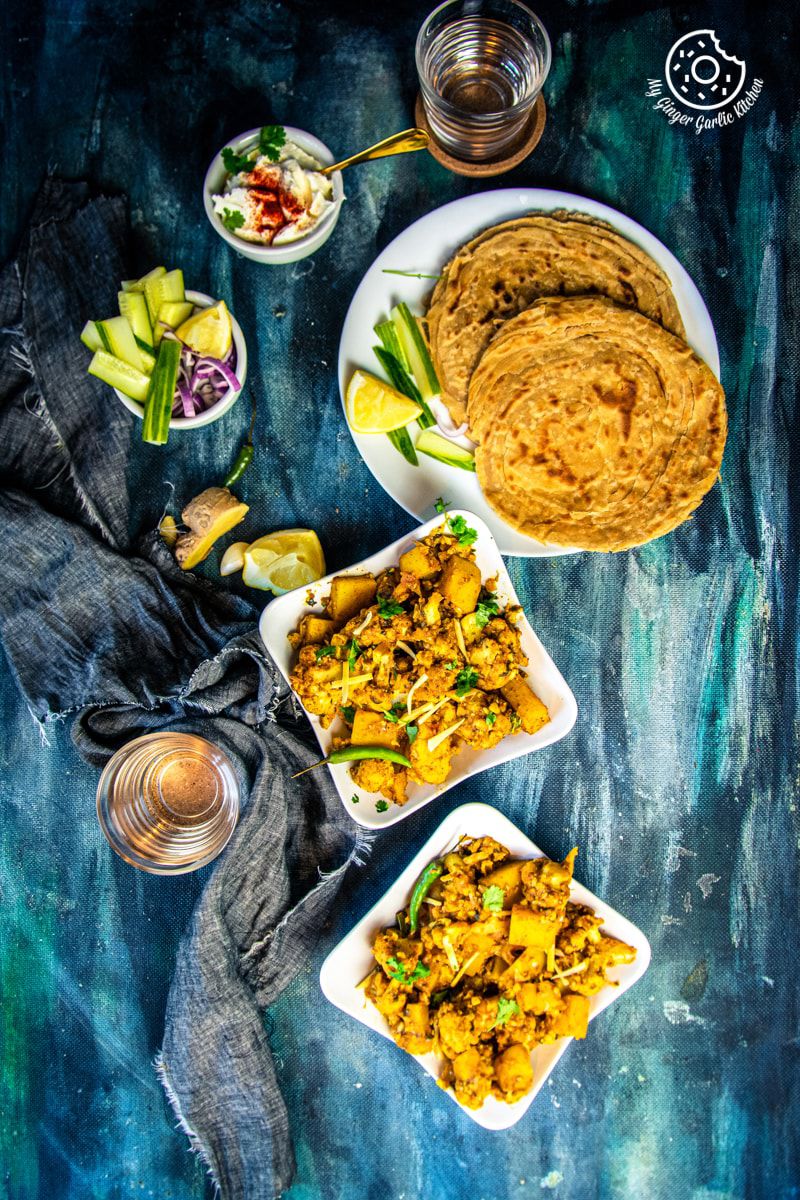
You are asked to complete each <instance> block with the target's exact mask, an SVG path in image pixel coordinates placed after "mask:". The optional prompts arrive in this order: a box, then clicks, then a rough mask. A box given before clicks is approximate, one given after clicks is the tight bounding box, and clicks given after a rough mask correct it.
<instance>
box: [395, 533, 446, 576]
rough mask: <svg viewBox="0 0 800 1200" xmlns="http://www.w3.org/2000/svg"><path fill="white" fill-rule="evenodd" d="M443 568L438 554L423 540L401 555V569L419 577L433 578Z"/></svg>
mask: <svg viewBox="0 0 800 1200" xmlns="http://www.w3.org/2000/svg"><path fill="white" fill-rule="evenodd" d="M441 569H442V568H441V564H440V562H439V560H438V558H437V557H436V555H435V554H434V553H433V551H432V550H431V549H430V548H429V547H428V546H423V544H422V543H421V542H417V543H416V545H414V546H412V547H411V549H410V550H406V552H405V554H401V555H400V570H401V571H407V572H408V573H409V575H416V577H417V579H433V577H434V575H438V574H439V572H440V571H441Z"/></svg>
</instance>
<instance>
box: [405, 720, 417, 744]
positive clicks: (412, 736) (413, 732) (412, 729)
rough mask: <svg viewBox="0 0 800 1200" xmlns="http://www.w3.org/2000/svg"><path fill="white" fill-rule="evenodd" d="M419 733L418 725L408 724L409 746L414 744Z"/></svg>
mask: <svg viewBox="0 0 800 1200" xmlns="http://www.w3.org/2000/svg"><path fill="white" fill-rule="evenodd" d="M418 733H419V726H418V725H406V737H407V738H408V744H409V746H413V745H414V742H415V741H416V740H417V734H418Z"/></svg>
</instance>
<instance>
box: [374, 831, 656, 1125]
mask: <svg viewBox="0 0 800 1200" xmlns="http://www.w3.org/2000/svg"><path fill="white" fill-rule="evenodd" d="M576 854H577V849H575V850H572V851H571V852H570V853H569V854H568V855H567V857H566V859H565V860H564V862H563V863H557V862H551V861H550V859H549V858H534V859H530V860H527V861H523V860H513V859H512V858H511V856H510V852H509V851H508V850H507V849H506V847H505V846H502V845H500V843H499V842H496V841H495V840H494V839H493V838H490V837H483V838H467V839H464V840H462V841H461V842H460V844H459V845H458V847H457V848H456V849H455V850H453V851H452V852H451V853H449V854H445V855H444V857H443V858H442V859H441V860H439V859H436V860H434V861H433V862H432V863H430V864H429V865H428V867H426V869H425V871H423V873H422V875H421V876H420V877H419V879H418V880H417V883H416V885H415V887H414V890H413V892H412V894H411V897H410V900H409V903H408V906H407V907H406V908H404V909H403V910H402V911H401V912H399V913H398V914H397V922H396V925H395V926H393V927H392V928H389V929H382V930H381V931H380V932H379V933H378V934H377V936H376V938H375V941H374V943H373V953H374V956H375V963H376V965H375V967H374V968H373V970H372V971H371V972H370V974H369V975H368V976H367V978H366V980H365V981H364V984H363V986H364V987H365V992H366V995H367V997H368V998H369V999H370V1000H371V1001H372V1003H373V1004H374V1005H375V1006H376V1008H377V1009H378V1011H379V1012H380V1013H382V1014H383V1016H384V1017H385V1018H386V1020H387V1022H388V1024H389V1028H390V1030H391V1032H392V1036H393V1037H394V1040H395V1041H396V1042H397V1044H398V1045H399V1046H401V1047H402V1048H403V1049H404V1050H407V1051H408V1053H409V1054H427V1053H429V1052H431V1051H432V1052H434V1053H436V1054H438V1055H440V1056H441V1058H442V1059H443V1068H442V1070H441V1074H440V1078H439V1085H440V1087H443V1088H446V1089H447V1088H452V1090H453V1092H454V1093H455V1096H456V1099H457V1100H459V1101H460V1103H461V1104H463V1105H465V1106H466V1107H468V1108H480V1106H481V1105H482V1104H483V1102H484V1100H485V1099H486V1097H487V1096H496V1097H497V1098H498V1099H499V1100H505V1101H507V1102H508V1103H514V1101H516V1100H519V1099H520V1098H521V1097H522V1096H524V1095H525V1094H526V1092H529V1091H530V1089H531V1087H532V1086H533V1081H534V1076H533V1068H532V1065H531V1055H530V1052H531V1050H533V1049H534V1047H536V1046H539V1045H542V1044H544V1043H546V1042H555V1041H557V1040H558V1038H561V1037H574V1038H583V1037H585V1036H586V1029H587V1024H588V1021H589V997H590V996H593V995H594V994H595V993H596V992H599V991H601V990H602V989H603V988H604V987H608V986H611V987H613V986H615V984H614V983H613V982H612V981H611V980H609V979H608V978H607V975H606V972H607V971H608V969H609V968H610V967H614V966H617V965H619V964H621V963H629V962H632V961H633V960H634V958H635V957H636V951H635V949H634V948H633V947H632V946H627V945H625V943H624V942H620V941H618V940H617V939H616V938H611V937H607V936H605V935H604V934H603V933H602V930H601V925H602V919H601V918H600V917H598V916H597V915H596V914H595V912H594V911H593V909H591V908H587V907H586V906H585V905H582V904H574V903H572V901H570V899H569V892H570V883H571V881H572V868H573V863H574V861H575V856H576Z"/></svg>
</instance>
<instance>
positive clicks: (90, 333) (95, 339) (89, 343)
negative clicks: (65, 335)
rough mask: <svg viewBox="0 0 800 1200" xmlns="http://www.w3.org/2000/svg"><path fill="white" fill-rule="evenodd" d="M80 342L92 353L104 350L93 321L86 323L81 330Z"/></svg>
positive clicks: (98, 331) (103, 344)
mask: <svg viewBox="0 0 800 1200" xmlns="http://www.w3.org/2000/svg"><path fill="white" fill-rule="evenodd" d="M81 341H82V342H83V344H84V346H86V347H87V348H88V349H89V350H91V351H92V352H93V353H94V351H95V350H104V349H105V342H104V341H103V339H102V338H101V337H100V330H99V329H98V328H97V325H96V323H95V322H94V321H87V322H86V324H85V325H84V327H83V329H82V330H81Z"/></svg>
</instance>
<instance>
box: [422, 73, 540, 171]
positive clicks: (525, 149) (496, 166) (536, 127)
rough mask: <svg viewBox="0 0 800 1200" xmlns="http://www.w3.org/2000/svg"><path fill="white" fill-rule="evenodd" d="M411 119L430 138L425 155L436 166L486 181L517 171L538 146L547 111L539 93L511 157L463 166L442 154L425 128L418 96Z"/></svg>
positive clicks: (429, 131)
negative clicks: (521, 137)
mask: <svg viewBox="0 0 800 1200" xmlns="http://www.w3.org/2000/svg"><path fill="white" fill-rule="evenodd" d="M414 115H415V121H416V124H417V126H418V127H419V128H420V129H424V130H425V132H426V133H428V134H430V139H431V140H430V142H429V144H428V152H429V153H430V154H432V155H433V157H434V158H435V159H436V161H437V162H440V163H441V164H442V166H443V167H446V168H447V170H448V171H453V172H454V174H456V175H470V176H472V178H473V179H477V178H480V177H483V178H487V177H488V176H490V175H503V174H504V173H505V172H506V171H510V170H511V169H512V168H513V167H518V166H519V164H520V163H521V162H523V161H524V160H525V159H526V158H527V157H528V155H529V154H530V153H531V152H532V151H533V150H534V149H535V147H536V146H537V145H538V143H539V139H540V138H541V136H542V133H543V132H544V123H545V121H546V120H547V108H546V107H545V103H544V96H543V95H542V94H541V92H540V93H539V96H538V97H537V100H536V103H535V104H534V106H533V112H532V113H531V118H530V122H529V124H528V128H527V130H526V132H525V135H524V137H523V139H522V141H520V142H518V143H517V145H516V147H515V148H514V150H513V151H512V152H511V154H509V155H507V156H506V157H505V158H496V159H494V160H492V161H491V162H465V161H464V159H462V158H455V157H454V156H453V155H452V154H449V153H448V152H447V150H443V149H442V147H441V146H440V145H439V144H438V143H437V142H436V140H435V139H434V136H433V133H432V132H431V127H430V125H429V124H428V118H427V116H426V115H425V105H424V104H423V103H422V96H421V95H419V94H417V103H416V105H415V108H414Z"/></svg>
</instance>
